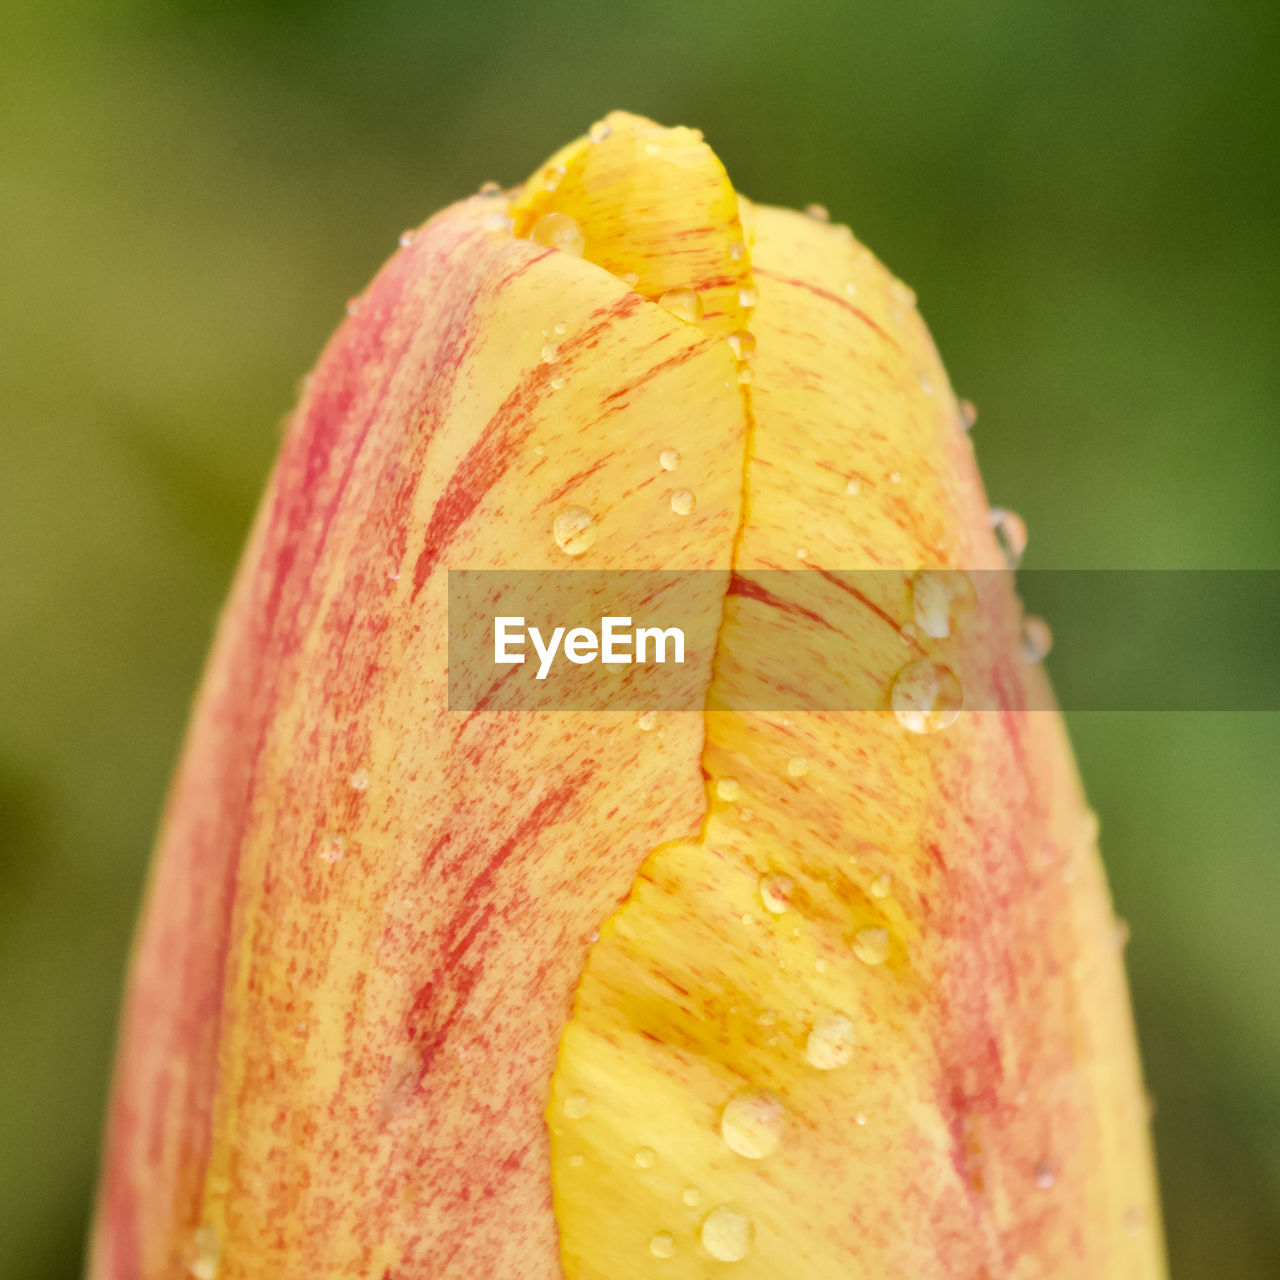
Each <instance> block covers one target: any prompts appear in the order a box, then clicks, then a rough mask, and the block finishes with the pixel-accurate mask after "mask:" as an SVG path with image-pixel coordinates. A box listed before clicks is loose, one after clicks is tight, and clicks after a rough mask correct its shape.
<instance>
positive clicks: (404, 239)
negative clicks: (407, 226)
mask: <svg viewBox="0 0 1280 1280" xmlns="http://www.w3.org/2000/svg"><path fill="white" fill-rule="evenodd" d="M413 235H414V233H413V232H412V231H402V232H401V233H400V247H401V248H402V249H407V248H408V247H409V246H410V245H411V244H412V243H413Z"/></svg>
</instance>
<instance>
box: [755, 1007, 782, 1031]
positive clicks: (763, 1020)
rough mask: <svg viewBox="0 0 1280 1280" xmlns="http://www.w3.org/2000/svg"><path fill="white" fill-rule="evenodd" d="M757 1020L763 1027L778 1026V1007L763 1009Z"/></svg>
mask: <svg viewBox="0 0 1280 1280" xmlns="http://www.w3.org/2000/svg"><path fill="white" fill-rule="evenodd" d="M756 1022H757V1023H759V1024H760V1026H762V1027H772V1026H776V1025H777V1022H778V1011H777V1009H761V1010H760V1016H759V1017H758V1018H757V1019H756Z"/></svg>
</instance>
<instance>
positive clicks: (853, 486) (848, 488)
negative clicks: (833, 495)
mask: <svg viewBox="0 0 1280 1280" xmlns="http://www.w3.org/2000/svg"><path fill="white" fill-rule="evenodd" d="M844 491H845V493H861V492H862V481H861V480H858V479H851V480H850V481H849V483H848V484H846V485H845V487H844Z"/></svg>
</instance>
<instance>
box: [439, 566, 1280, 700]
mask: <svg viewBox="0 0 1280 1280" xmlns="http://www.w3.org/2000/svg"><path fill="white" fill-rule="evenodd" d="M1046 665H1047V666H1048V667H1049V668H1050V673H1051V676H1052V681H1053V684H1052V688H1051V687H1050V684H1049V682H1048V681H1047V680H1046V679H1045V676H1044V670H1043V668H1044V667H1045V666H1046ZM449 706H450V708H451V709H454V710H459V711H475V710H490V711H557V710H558V711H582V710H590V711H631V712H638V713H643V712H646V711H673V710H687V711H702V710H705V709H707V708H708V707H710V708H712V709H724V710H737V711H774V712H779V711H780V712H786V711H891V712H895V713H897V714H899V716H900V717H908V718H910V717H912V716H917V717H919V716H923V717H926V718H927V717H941V718H944V719H945V718H946V717H948V716H951V717H952V718H954V715H956V714H959V713H960V712H962V711H964V710H969V711H1032V710H1044V709H1048V708H1051V707H1055V706H1059V707H1062V708H1064V709H1067V710H1091V711H1276V710H1280V571H1275V570H1127V569H1126V570H1022V571H1021V572H1019V573H1018V575H1017V581H1016V584H1015V581H1014V576H1013V574H1012V573H1009V572H1004V571H995V570H983V571H968V572H962V571H959V570H953V569H921V570H915V571H911V570H896V569H895V570H889V569H876V570H845V571H834V570H824V569H819V568H812V567H806V568H803V569H794V570H790V569H788V570H762V571H755V572H745V573H743V572H733V573H730V572H728V571H721V570H696V571H690V572H677V571H647V570H629V571H593V570H585V569H564V570H547V571H528V572H512V571H502V570H451V571H450V572H449Z"/></svg>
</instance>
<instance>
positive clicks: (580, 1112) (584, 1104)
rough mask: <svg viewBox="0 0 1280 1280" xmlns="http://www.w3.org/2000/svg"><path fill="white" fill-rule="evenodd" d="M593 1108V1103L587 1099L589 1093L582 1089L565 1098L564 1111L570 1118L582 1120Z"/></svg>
mask: <svg viewBox="0 0 1280 1280" xmlns="http://www.w3.org/2000/svg"><path fill="white" fill-rule="evenodd" d="M590 1109H591V1103H590V1101H589V1100H588V1099H587V1095H586V1094H585V1093H582V1092H581V1091H578V1092H575V1093H570V1094H568V1095H566V1097H565V1100H564V1113H565V1115H567V1116H568V1117H569V1119H570V1120H581V1119H582V1117H583V1116H585V1115H586V1114H587V1112H588V1111H589V1110H590Z"/></svg>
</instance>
